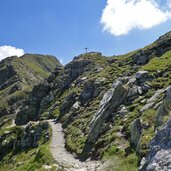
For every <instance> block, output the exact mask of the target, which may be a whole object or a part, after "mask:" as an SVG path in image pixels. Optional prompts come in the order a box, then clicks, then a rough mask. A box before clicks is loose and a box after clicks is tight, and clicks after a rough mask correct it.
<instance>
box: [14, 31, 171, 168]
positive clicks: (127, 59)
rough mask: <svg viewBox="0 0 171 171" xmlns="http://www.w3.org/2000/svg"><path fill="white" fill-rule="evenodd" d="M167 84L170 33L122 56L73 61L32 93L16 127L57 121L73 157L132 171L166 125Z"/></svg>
mask: <svg viewBox="0 0 171 171" xmlns="http://www.w3.org/2000/svg"><path fill="white" fill-rule="evenodd" d="M170 85H171V33H170V32H169V33H167V34H165V35H164V36H161V37H160V38H159V39H158V40H157V41H155V42H154V43H152V44H151V45H149V46H146V47H145V48H142V49H139V50H136V51H134V52H131V53H128V54H125V55H121V56H113V57H105V56H103V55H102V54H101V53H98V52H97V53H96V52H90V53H87V54H82V55H79V56H78V57H75V58H74V59H73V61H72V62H70V63H69V64H67V65H66V66H64V67H63V68H58V69H56V70H55V72H54V73H53V74H52V75H51V76H50V77H49V78H48V79H47V80H46V81H44V83H42V84H39V85H37V86H35V87H34V88H33V91H32V92H31V93H30V95H29V99H27V100H26V101H25V102H24V105H23V106H22V108H21V111H20V112H19V113H18V114H17V117H16V124H18V125H22V124H26V123H27V122H29V121H30V120H35V121H36V120H44V119H49V118H56V119H57V121H60V122H61V123H62V124H63V128H64V132H65V137H66V148H67V149H68V150H69V151H70V152H73V153H75V154H76V155H77V157H79V158H80V159H82V160H86V159H87V158H91V159H103V160H108V159H110V160H112V161H113V162H111V166H110V168H111V169H112V170H125V171H126V170H131V171H134V170H137V168H138V166H139V165H140V161H141V160H142V158H143V161H144V162H145V160H146V159H145V158H144V157H146V156H147V155H150V154H149V153H148V152H149V151H150V148H152V147H149V143H150V141H151V140H152V138H153V137H154V136H155V135H156V136H158V134H156V133H157V132H158V131H159V130H161V129H162V128H163V126H164V125H165V124H166V123H167V122H168V121H169V118H170V115H169V114H170V102H171V101H170V89H169V86H170ZM153 141H154V140H153ZM169 147H170V146H169ZM169 147H167V146H165V148H169ZM162 148H164V147H162ZM152 155H154V154H153V153H152ZM150 157H151V158H152V159H151V160H153V157H155V156H151V155H150ZM158 158H159V159H158V160H161V162H162V159H161V158H160V156H158ZM151 160H149V159H148V160H147V164H146V165H144V163H143V162H142V164H141V165H142V170H143V169H144V168H145V170H148V169H147V167H148V165H149V166H150V164H151V163H150V161H151ZM165 160H167V159H165ZM168 162H169V161H168ZM116 163H117V164H116ZM143 165H144V166H143ZM154 170H155V168H154Z"/></svg>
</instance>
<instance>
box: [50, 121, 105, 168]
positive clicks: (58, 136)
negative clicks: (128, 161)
mask: <svg viewBox="0 0 171 171" xmlns="http://www.w3.org/2000/svg"><path fill="white" fill-rule="evenodd" d="M49 123H50V125H51V127H52V141H51V144H50V150H51V153H52V155H53V157H54V159H55V160H56V161H57V162H58V163H59V164H60V165H62V166H64V167H66V168H68V169H67V171H105V170H104V168H103V169H102V168H101V166H102V163H101V162H99V161H85V162H81V161H80V160H78V159H76V158H74V156H73V155H72V154H70V153H69V152H68V151H67V150H66V149H65V139H64V133H63V129H62V125H61V124H60V123H55V122H54V121H53V120H49Z"/></svg>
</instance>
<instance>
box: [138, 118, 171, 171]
mask: <svg viewBox="0 0 171 171" xmlns="http://www.w3.org/2000/svg"><path fill="white" fill-rule="evenodd" d="M149 148H150V151H149V153H148V155H147V157H146V158H143V159H142V161H141V166H140V169H139V170H140V171H159V170H165V171H166V170H170V169H171V165H170V164H171V121H169V122H168V123H167V124H166V126H164V128H163V129H162V130H160V131H159V132H158V133H157V134H156V136H155V137H154V138H153V139H152V141H151V142H150V144H149Z"/></svg>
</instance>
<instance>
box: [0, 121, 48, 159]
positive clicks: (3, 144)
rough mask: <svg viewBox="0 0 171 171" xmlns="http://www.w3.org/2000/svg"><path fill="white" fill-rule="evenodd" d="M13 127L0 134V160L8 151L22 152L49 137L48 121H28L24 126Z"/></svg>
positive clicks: (42, 142) (44, 141)
mask: <svg viewBox="0 0 171 171" xmlns="http://www.w3.org/2000/svg"><path fill="white" fill-rule="evenodd" d="M14 128H15V129H14ZM14 128H12V129H11V130H9V131H5V132H3V133H1V134H0V160H2V159H3V157H5V156H6V155H7V154H8V153H10V152H15V153H18V152H23V151H25V150H28V149H32V148H35V147H38V146H39V145H41V144H44V143H46V142H47V141H49V139H50V129H49V123H48V122H37V123H33V122H30V123H29V124H28V125H27V126H26V127H14Z"/></svg>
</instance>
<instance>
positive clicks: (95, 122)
mask: <svg viewBox="0 0 171 171" xmlns="http://www.w3.org/2000/svg"><path fill="white" fill-rule="evenodd" d="M123 81H124V80H123ZM127 93H128V90H127V89H126V88H125V87H124V85H123V83H122V80H116V82H114V83H113V85H112V88H111V89H110V90H109V91H108V92H107V93H106V94H105V95H104V96H103V99H102V100H101V102H100V106H99V109H98V111H97V113H96V114H95V116H94V117H93V119H92V121H91V123H90V128H91V130H90V133H89V135H88V138H87V143H94V142H95V141H96V140H97V137H98V136H99V133H100V128H101V126H102V124H103V123H105V122H106V119H107V118H108V117H109V116H110V114H111V113H112V112H115V110H116V109H117V107H118V106H119V105H121V104H123V103H124V100H125V98H126V96H127Z"/></svg>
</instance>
